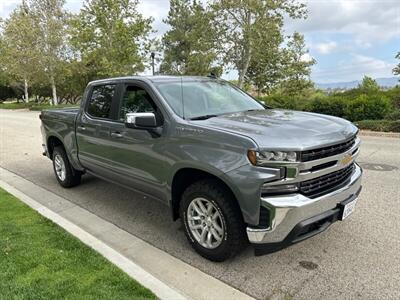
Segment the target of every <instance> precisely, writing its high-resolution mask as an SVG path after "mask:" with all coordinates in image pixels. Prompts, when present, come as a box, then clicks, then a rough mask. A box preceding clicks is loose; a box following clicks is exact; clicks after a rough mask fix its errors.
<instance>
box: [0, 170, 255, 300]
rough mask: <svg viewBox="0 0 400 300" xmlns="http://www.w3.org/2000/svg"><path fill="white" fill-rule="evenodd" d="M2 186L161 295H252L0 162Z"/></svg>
mask: <svg viewBox="0 0 400 300" xmlns="http://www.w3.org/2000/svg"><path fill="white" fill-rule="evenodd" d="M0 186H1V187H2V188H3V189H5V190H7V191H8V192H9V193H11V194H13V195H14V196H16V197H18V198H19V199H21V200H22V201H23V202H25V203H26V204H28V205H29V206H31V207H32V208H33V209H35V210H37V211H38V212H39V213H41V214H42V215H44V216H45V217H46V218H48V219H50V220H52V221H53V222H55V223H57V224H58V225H59V226H61V227H63V228H64V229H66V230H67V231H68V232H70V233H71V234H73V235H74V236H76V237H77V238H78V239H80V240H81V241H83V242H84V243H85V244H87V245H89V246H90V247H92V248H93V249H95V250H96V251H98V252H99V253H100V254H102V255H103V256H104V257H106V258H107V259H108V260H110V261H111V262H113V263H114V264H115V265H117V266H118V267H119V268H121V269H122V270H123V271H125V272H126V273H127V274H128V275H129V276H131V277H132V278H134V279H136V280H137V281H138V282H139V283H141V284H142V285H144V286H145V287H147V288H149V289H150V290H152V291H153V292H154V293H155V294H156V295H157V296H158V297H160V298H161V299H174V300H175V299H177V300H178V299H232V300H234V299H252V298H251V297H249V296H248V295H246V294H244V293H242V292H240V291H238V290H236V289H234V288H232V287H231V286H229V285H227V284H225V283H223V282H221V281H220V280H218V279H216V278H214V277H212V276H210V275H207V274H206V273H204V272H202V271H200V270H198V269H196V268H194V267H192V266H190V265H188V264H186V263H184V262H182V261H181V260H179V259H177V258H175V257H173V256H171V255H169V254H167V253H165V252H163V251H161V250H159V249H157V248H155V247H153V246H151V245H150V244H148V243H146V242H144V241H143V240H141V239H139V238H137V237H135V236H133V235H131V234H129V233H128V232H126V231H124V230H122V229H120V228H118V227H117V226H115V225H113V224H112V223H110V222H107V221H105V220H103V219H101V218H99V217H98V216H96V215H94V214H92V213H90V212H89V211H87V210H85V209H83V208H81V207H79V206H77V205H75V204H73V203H71V202H70V201H68V200H66V199H64V198H62V197H60V196H58V195H56V194H54V193H52V192H49V191H47V190H46V189H44V188H41V187H39V186H37V185H35V184H33V183H32V182H30V181H28V180H25V179H24V178H22V177H20V176H18V175H16V174H14V173H12V172H9V171H8V170H6V169H3V168H1V167H0Z"/></svg>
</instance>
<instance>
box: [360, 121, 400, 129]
mask: <svg viewBox="0 0 400 300" xmlns="http://www.w3.org/2000/svg"><path fill="white" fill-rule="evenodd" d="M356 125H357V126H358V127H359V128H360V129H367V130H373V131H385V132H400V121H399V120H397V121H390V120H363V121H358V122H356Z"/></svg>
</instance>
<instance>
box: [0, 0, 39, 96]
mask: <svg viewBox="0 0 400 300" xmlns="http://www.w3.org/2000/svg"><path fill="white" fill-rule="evenodd" d="M1 28H2V30H3V33H2V42H1V44H0V52H1V55H0V62H1V65H2V69H3V70H2V71H3V72H5V73H8V74H9V75H10V76H11V77H13V78H14V79H15V80H16V81H22V82H23V92H24V100H25V101H26V102H28V100H29V85H30V83H31V81H32V80H33V79H34V78H35V77H36V76H37V73H38V70H37V65H38V62H39V56H40V55H39V52H38V47H37V39H38V34H39V32H38V29H37V27H36V26H35V22H34V19H33V15H32V13H31V11H30V9H29V7H28V5H27V4H26V2H25V1H24V2H23V3H22V4H21V5H20V6H18V7H17V8H16V9H15V10H14V11H13V12H12V13H11V15H10V17H9V18H8V19H7V20H5V21H4V22H3V23H2V26H1Z"/></svg>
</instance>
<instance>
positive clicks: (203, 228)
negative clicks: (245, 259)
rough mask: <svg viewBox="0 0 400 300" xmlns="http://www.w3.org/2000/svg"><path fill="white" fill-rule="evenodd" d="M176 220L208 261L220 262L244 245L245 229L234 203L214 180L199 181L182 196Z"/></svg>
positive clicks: (191, 242)
mask: <svg viewBox="0 0 400 300" xmlns="http://www.w3.org/2000/svg"><path fill="white" fill-rule="evenodd" d="M180 217H181V220H182V222H183V226H184V228H185V234H186V236H187V238H188V240H189V242H190V244H191V245H192V247H193V248H194V249H195V250H196V252H198V253H199V254H200V255H201V256H203V257H205V258H207V259H209V260H212V261H224V260H226V259H228V258H229V257H232V256H234V255H235V254H237V253H238V252H239V251H240V250H241V249H242V248H243V246H244V245H245V241H246V238H245V226H244V222H243V219H242V216H241V212H240V209H239V208H238V206H237V204H236V202H235V199H234V198H233V196H232V195H231V193H230V192H229V191H227V190H226V188H224V187H223V186H221V184H220V183H219V182H217V181H215V180H202V181H199V182H196V183H194V184H192V185H191V186H189V187H188V188H187V189H186V190H185V192H184V193H183V195H182V200H181V205H180Z"/></svg>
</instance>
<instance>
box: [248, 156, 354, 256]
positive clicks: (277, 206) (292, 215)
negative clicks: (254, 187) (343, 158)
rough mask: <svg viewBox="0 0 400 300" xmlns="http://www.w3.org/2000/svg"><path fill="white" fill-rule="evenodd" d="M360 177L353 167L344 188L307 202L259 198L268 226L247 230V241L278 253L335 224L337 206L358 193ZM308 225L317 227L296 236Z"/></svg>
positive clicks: (294, 198)
mask: <svg viewBox="0 0 400 300" xmlns="http://www.w3.org/2000/svg"><path fill="white" fill-rule="evenodd" d="M361 175H362V170H361V168H360V167H359V166H358V165H357V164H355V170H354V173H353V174H352V176H351V178H350V180H349V182H348V183H347V184H346V185H344V186H342V187H341V188H339V189H337V190H335V191H333V192H331V193H328V194H326V195H323V196H320V197H318V198H313V199H311V198H308V197H306V196H304V195H302V194H291V195H281V196H273V197H268V198H261V205H262V206H264V207H265V208H267V210H268V212H269V216H268V217H269V224H270V226H269V227H267V228H256V227H247V236H248V238H249V241H250V242H251V243H253V244H259V245H261V244H271V245H270V246H271V247H270V248H271V249H270V250H272V248H274V249H275V248H276V249H280V248H283V247H285V246H286V245H288V244H292V243H296V242H299V241H300V240H304V239H305V238H308V237H311V236H313V235H315V234H317V233H319V232H322V231H323V230H325V229H326V228H327V227H328V226H329V225H330V224H332V223H333V222H334V221H337V220H338V217H337V216H338V207H339V205H340V203H342V202H344V201H348V200H351V199H353V198H355V197H357V196H358V194H359V193H360V191H361ZM322 221H324V222H322ZM325 221H326V222H325ZM322 223H323V224H322ZM311 224H319V225H320V226H319V227H318V226H317V227H316V229H315V230H313V231H310V232H308V233H307V234H304V235H303V237H302V238H299V234H296V232H297V231H298V232H303V231H304V228H305V227H306V226H307V227H308V226H309V225H311ZM296 228H297V229H296ZM299 228H300V229H301V230H299ZM310 230H311V229H310ZM293 232H294V233H293ZM256 248H257V247H256ZM264 248H268V247H264Z"/></svg>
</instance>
